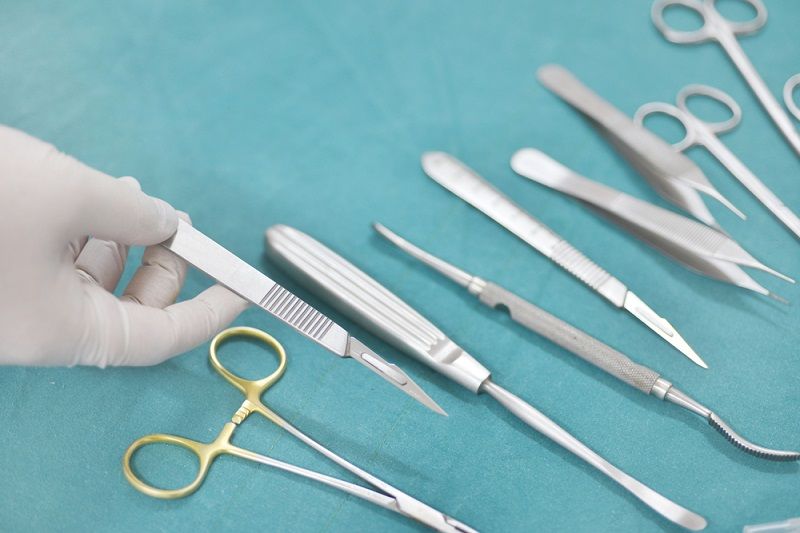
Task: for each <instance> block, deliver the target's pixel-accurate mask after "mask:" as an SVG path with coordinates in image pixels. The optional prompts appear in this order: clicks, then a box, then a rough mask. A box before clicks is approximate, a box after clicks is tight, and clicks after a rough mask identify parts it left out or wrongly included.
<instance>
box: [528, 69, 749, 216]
mask: <svg viewBox="0 0 800 533" xmlns="http://www.w3.org/2000/svg"><path fill="white" fill-rule="evenodd" d="M537 76H538V78H539V81H540V82H541V83H542V84H543V85H544V86H545V87H547V88H548V89H550V91H552V92H553V93H554V94H555V95H556V96H558V97H560V98H562V99H563V100H564V101H565V102H567V103H568V104H570V105H571V106H572V107H574V108H575V109H577V110H578V111H580V112H581V113H582V114H583V115H584V116H586V117H587V118H588V119H589V120H590V122H591V123H592V124H593V125H594V126H595V127H596V128H597V129H598V131H599V132H600V134H601V135H602V136H603V137H604V138H605V139H606V140H608V141H609V142H610V143H611V145H612V146H614V148H615V149H616V150H617V151H618V152H619V153H620V154H621V155H622V156H623V157H624V158H625V159H626V160H627V161H628V162H629V163H630V164H631V166H633V167H634V168H635V169H636V170H637V171H638V172H639V173H640V174H641V175H642V176H644V177H645V179H647V181H648V182H649V183H650V185H651V186H652V187H653V188H654V189H655V190H656V191H657V192H658V193H659V194H660V195H661V196H662V197H663V198H664V199H665V200H667V201H668V202H671V203H673V204H674V205H676V206H678V207H680V208H681V209H684V210H685V211H687V212H689V213H691V214H692V216H694V217H695V218H697V219H698V220H700V221H702V222H704V223H706V224H708V225H709V226H713V227H716V228H718V229H720V228H719V224H718V223H717V221H716V220H715V219H714V217H713V216H712V215H711V212H710V211H709V210H708V207H707V206H706V205H705V203H704V202H703V199H702V198H701V197H700V195H699V194H698V193H699V192H702V193H704V194H707V195H708V196H711V197H712V198H714V199H716V200H717V201H719V202H720V203H722V204H723V205H724V206H725V207H727V208H728V209H730V210H731V211H733V212H734V213H735V214H736V215H738V216H739V217H741V218H742V219H744V218H746V217H745V216H744V214H743V213H742V212H741V211H739V210H738V209H737V208H736V207H735V206H734V205H733V204H732V203H731V202H730V201H729V200H728V199H727V198H725V197H724V196H723V195H722V193H720V192H719V191H718V190H717V189H716V188H714V186H713V185H712V184H711V182H710V181H708V178H707V177H706V175H705V174H703V171H702V170H700V167H698V166H697V165H696V164H695V163H694V162H693V161H692V160H691V159H689V158H688V157H686V156H685V155H683V154H682V153H680V152H676V151H675V150H674V149H673V148H672V146H670V145H669V144H667V142H666V141H664V140H663V139H661V138H660V137H658V136H657V135H656V134H654V133H652V132H651V131H649V130H648V129H647V128H645V127H643V126H640V125H638V124H636V123H635V122H634V121H633V120H631V119H630V118H628V116H627V115H625V113H623V112H622V111H620V110H619V109H617V108H616V107H614V106H613V105H611V104H610V103H609V102H607V101H605V100H603V99H602V98H601V97H600V96H598V95H597V94H596V93H595V92H594V91H592V90H591V89H589V88H588V87H587V86H586V85H584V84H583V83H581V82H580V80H578V79H577V78H576V77H575V76H574V75H573V74H572V73H571V72H569V71H568V70H567V69H565V68H564V67H562V66H559V65H545V66H543V67H541V68H540V69H539V70H538V72H537Z"/></svg>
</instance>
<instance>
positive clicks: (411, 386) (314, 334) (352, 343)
mask: <svg viewBox="0 0 800 533" xmlns="http://www.w3.org/2000/svg"><path fill="white" fill-rule="evenodd" d="M163 246H165V247H166V248H167V249H169V250H171V251H172V252H173V253H175V254H176V255H178V257H181V258H183V259H184V260H186V262H187V263H189V264H190V265H192V266H194V267H195V268H197V269H198V270H201V271H203V272H205V273H206V274H207V275H209V276H210V277H212V278H214V279H215V280H216V281H217V282H219V283H220V284H221V285H224V286H225V287H227V288H228V289H230V290H231V291H233V292H235V293H236V294H238V295H239V296H241V297H242V298H244V299H245V300H248V301H250V302H252V303H254V304H256V305H257V306H258V307H260V308H261V309H263V310H265V311H266V312H267V313H269V314H271V315H273V316H274V317H276V318H278V319H280V320H281V321H282V322H285V323H286V324H288V325H289V326H291V327H292V328H294V329H295V330H296V331H298V332H300V333H302V334H303V335H305V336H306V337H308V338H309V339H311V340H313V341H314V342H316V343H317V344H319V345H321V346H322V347H324V348H326V349H327V350H329V351H331V352H333V353H334V354H336V355H338V356H339V357H342V358H348V357H349V358H352V359H355V360H356V361H358V362H359V363H361V364H362V365H364V366H365V367H367V368H369V369H370V370H371V371H373V372H375V373H376V374H378V375H379V376H380V377H382V378H383V379H385V380H386V381H388V382H389V383H391V384H392V385H394V386H395V387H397V388H398V389H400V390H401V391H403V392H405V393H406V394H408V395H409V396H411V397H412V398H414V399H415V400H417V401H418V402H420V403H421V404H422V405H424V406H425V407H427V408H428V409H431V410H432V411H434V412H437V413H439V414H442V415H446V414H447V413H445V412H444V410H442V408H441V407H439V405H437V404H436V402H434V401H433V399H431V397H430V396H428V395H427V394H425V391H423V390H422V389H421V388H420V387H419V385H417V384H416V383H414V381H413V380H412V379H411V378H410V377H408V375H407V374H406V373H405V372H403V371H402V370H401V369H400V368H399V367H398V366H396V365H393V364H391V363H388V362H387V361H385V360H384V359H383V358H382V357H381V356H379V355H378V354H376V353H375V352H373V351H372V350H370V349H369V348H368V347H367V346H365V345H364V344H363V343H362V342H361V341H359V340H358V339H356V338H355V337H353V336H352V335H350V334H349V333H348V332H347V331H346V330H345V329H344V328H342V327H341V326H340V325H339V324H337V323H336V322H334V321H333V320H331V319H330V318H328V317H327V316H325V315H323V314H322V313H320V312H319V311H317V310H316V309H314V308H313V307H311V306H310V305H308V304H307V303H306V302H304V301H303V300H301V299H300V298H298V297H297V296H295V295H294V294H292V293H291V292H289V291H288V290H286V289H285V288H283V287H281V286H280V285H279V284H277V283H275V282H274V281H272V280H271V279H270V278H268V277H267V276H265V275H264V274H262V273H261V272H259V271H258V270H256V269H255V268H253V267H252V266H250V265H248V264H247V263H245V262H244V261H242V260H241V259H239V258H238V257H236V256H235V255H234V254H232V253H231V252H229V251H228V250H226V249H225V248H223V247H222V246H220V245H219V244H217V243H216V242H214V241H213V240H211V239H210V238H208V237H206V236H205V235H203V234H202V233H200V231H198V230H197V229H195V228H193V227H192V226H190V225H189V224H187V223H185V222H183V221H180V222H179V223H178V231H177V233H175V235H173V236H172V237H171V238H170V239H169V240H168V241H166V242H165V243H163Z"/></svg>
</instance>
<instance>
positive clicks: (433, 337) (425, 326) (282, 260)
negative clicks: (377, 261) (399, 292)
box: [267, 226, 489, 392]
mask: <svg viewBox="0 0 800 533" xmlns="http://www.w3.org/2000/svg"><path fill="white" fill-rule="evenodd" d="M267 250H268V251H269V253H270V256H271V257H272V258H273V259H274V260H275V261H276V262H277V263H278V264H279V265H281V266H283V267H284V268H285V269H286V270H287V272H289V273H290V274H291V275H293V276H294V277H295V278H297V279H298V280H299V281H301V282H302V283H303V284H304V285H306V286H307V287H308V288H310V289H312V290H315V291H316V292H318V293H319V294H320V295H322V296H324V297H325V298H326V299H327V300H328V301H329V302H330V303H331V304H332V305H334V306H335V307H336V308H337V309H339V310H340V311H342V312H343V313H345V314H347V315H349V316H350V317H351V318H353V319H354V320H356V321H357V322H359V323H360V324H361V325H362V326H364V327H365V328H367V329H369V330H370V331H372V332H373V333H375V334H377V335H379V336H380V337H382V338H383V339H384V340H386V341H387V342H390V343H392V344H394V345H395V346H397V347H398V348H401V349H402V350H404V351H405V352H407V353H409V354H411V355H413V356H415V357H416V358H418V359H419V360H421V361H422V362H423V363H425V364H427V365H428V366H430V367H432V368H434V369H435V370H436V371H438V372H440V373H442V374H445V375H446V376H448V377H450V378H451V379H453V380H455V381H456V382H458V383H460V384H462V385H464V386H465V387H467V388H469V389H470V390H472V391H473V392H477V391H478V389H479V388H480V386H481V384H482V383H483V382H484V381H485V380H486V379H487V378H488V377H489V371H488V370H487V369H486V368H484V367H483V366H481V364H480V363H478V362H477V361H476V360H475V359H473V358H472V356H470V355H469V354H468V353H467V352H465V351H464V350H463V349H461V348H460V347H459V346H458V345H457V344H455V343H454V342H453V341H452V340H450V339H449V338H448V337H447V336H446V335H445V334H444V333H442V331H441V330H439V328H437V327H436V326H434V325H433V324H432V323H431V322H430V321H429V320H428V319H426V318H425V317H423V316H422V315H420V314H419V313H418V312H417V311H415V310H414V309H413V308H412V307H411V306H409V305H408V304H407V303H405V302H404V301H403V300H401V299H400V298H398V297H397V296H395V294H394V293H392V292H391V291H389V290H388V289H386V288H385V287H384V286H383V285H381V284H380V283H378V282H377V281H375V280H374V279H372V278H371V277H370V276H368V275H367V274H366V273H364V272H362V271H361V270H360V269H359V268H358V267H356V266H355V265H353V264H352V263H350V262H349V261H347V260H346V259H344V258H343V257H341V256H339V255H338V254H336V253H335V252H333V251H332V250H330V249H329V248H327V247H326V246H324V245H323V244H322V243H320V242H318V241H316V240H314V239H313V238H311V237H310V236H308V235H306V234H305V233H302V232H300V231H298V230H296V229H294V228H290V227H288V226H273V227H272V228H270V229H269V230H267ZM320 327H324V326H323V325H321V324H320V325H317V326H315V330H314V331H316V328H320Z"/></svg>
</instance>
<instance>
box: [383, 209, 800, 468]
mask: <svg viewBox="0 0 800 533" xmlns="http://www.w3.org/2000/svg"><path fill="white" fill-rule="evenodd" d="M373 227H374V228H375V231H377V232H378V233H379V234H380V235H381V236H383V237H384V238H385V239H386V240H388V241H389V242H391V243H392V244H394V245H395V246H397V247H398V248H400V249H401V250H402V251H404V252H406V253H407V254H408V255H410V256H411V257H413V258H415V259H417V260H419V261H421V262H422V263H424V264H425V265H428V266H429V267H431V268H432V269H434V270H436V271H437V272H439V273H440V274H443V275H444V276H445V277H447V278H449V279H450V280H452V281H454V282H456V283H457V284H458V285H460V286H462V287H464V288H466V289H467V290H468V291H469V292H470V294H472V295H474V296H476V297H477V298H478V300H479V301H480V302H481V303H483V304H484V305H486V306H488V307H491V308H493V309H506V310H508V313H509V315H511V318H512V320H514V321H515V322H517V323H518V324H521V325H523V326H525V327H526V328H528V329H530V330H531V331H534V332H536V333H538V334H539V335H541V336H542V337H544V338H546V339H548V340H550V341H552V342H553V343H555V344H557V345H559V346H561V347H562V348H564V349H565V350H567V351H568V352H570V353H572V354H573V355H576V356H578V357H580V358H581V359H583V360H584V361H586V362H588V363H591V364H592V365H594V366H596V367H597V368H599V369H600V370H603V371H604V372H606V373H608V374H610V375H612V376H614V377H615V378H617V379H619V380H620V381H622V382H623V383H626V384H628V385H630V386H631V387H633V388H635V389H638V390H640V391H642V392H643V393H645V394H649V395H653V396H655V397H656V398H659V399H661V400H664V401H668V402H671V403H674V404H676V405H679V406H680V407H683V408H684V409H686V410H688V411H691V412H693V413H695V414H697V415H700V416H701V417H703V418H705V419H706V420H707V421H708V423H709V425H710V426H711V427H713V428H714V429H716V430H717V431H719V432H720V433H721V434H722V435H723V436H724V437H725V438H726V439H728V440H729V441H730V442H731V443H733V445H734V446H736V447H737V448H740V449H742V450H744V451H745V452H747V453H750V454H752V455H755V456H757V457H762V458H764V459H770V460H773V461H797V460H798V459H800V452H794V451H784V450H774V449H771V448H764V447H763V446H759V445H757V444H754V443H752V442H750V441H749V440H747V439H745V438H744V437H742V436H741V435H739V434H738V433H736V432H735V431H734V430H733V429H731V427H730V426H729V425H728V424H726V423H725V422H724V421H723V420H722V419H721V418H720V417H719V416H718V415H717V414H716V413H714V412H713V411H712V410H711V409H708V408H707V407H705V406H704V405H702V404H700V403H699V402H697V401H696V400H694V399H693V398H691V397H690V396H689V395H687V394H685V393H684V392H681V391H680V390H678V389H677V388H676V387H675V386H674V385H673V384H672V383H671V382H670V381H668V380H666V379H664V378H663V377H662V376H661V375H659V373H658V372H656V371H655V370H652V369H650V368H648V367H646V366H644V365H640V364H638V363H635V362H633V361H632V360H631V359H630V358H629V357H628V356H626V355H624V354H622V353H620V352H618V351H617V350H615V349H614V348H612V347H610V346H608V345H607V344H605V343H603V342H602V341H600V340H598V339H596V338H594V337H592V336H591V335H589V334H588V333H586V332H585V331H583V330H580V329H578V328H576V327H575V326H573V325H571V324H569V323H567V322H565V321H563V320H561V319H560V318H557V317H555V316H553V315H551V314H550V313H548V312H547V311H545V310H544V309H541V308H540V307H537V306H536V305H534V304H533V303H531V302H529V301H527V300H525V299H523V298H521V297H519V296H517V295H516V294H514V293H513V292H511V291H509V290H507V289H505V288H503V287H501V286H500V285H497V284H495V283H492V282H491V281H486V280H484V279H482V278H479V277H478V276H474V275H472V274H469V273H467V272H465V271H463V270H461V269H460V268H458V267H456V266H454V265H452V264H450V263H447V262H446V261H444V260H442V259H440V258H438V257H436V256H434V255H433V254H430V253H428V252H426V251H425V250H422V249H421V248H419V247H417V246H415V245H414V244H412V243H410V242H408V241H407V240H405V239H404V238H402V237H400V236H399V235H397V234H396V233H394V232H393V231H391V230H390V229H389V228H387V227H386V226H383V225H381V224H377V223H376V224H374V225H373Z"/></svg>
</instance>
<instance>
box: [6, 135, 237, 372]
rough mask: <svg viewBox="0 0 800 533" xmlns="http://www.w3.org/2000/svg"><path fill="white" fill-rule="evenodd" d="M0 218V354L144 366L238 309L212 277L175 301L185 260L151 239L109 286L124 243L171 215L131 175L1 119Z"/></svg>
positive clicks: (162, 234) (137, 241)
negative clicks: (137, 261)
mask: <svg viewBox="0 0 800 533" xmlns="http://www.w3.org/2000/svg"><path fill="white" fill-rule="evenodd" d="M0 216H1V217H2V219H0V363H3V364H17V365H76V364H80V365H95V366H100V367H103V366H106V365H152V364H156V363H160V362H161V361H164V360H165V359H167V358H169V357H171V356H173V355H176V354H179V353H182V352H184V351H187V350H189V349H191V348H193V347H195V346H197V345H199V344H200V343H202V342H204V341H206V340H207V339H208V338H210V337H211V336H212V335H214V334H215V333H216V332H218V331H219V330H220V329H222V328H223V327H225V326H226V325H227V324H229V323H230V322H231V321H232V320H233V319H234V318H236V316H237V315H238V314H239V313H240V312H242V311H243V310H244V309H245V308H246V307H247V303H246V302H245V301H244V300H242V299H241V298H239V297H238V296H236V295H235V294H233V293H232V292H230V291H228V290H227V289H225V288H223V287H221V286H218V285H217V286H213V287H211V288H209V289H207V290H206V291H204V292H202V293H200V294H199V295H198V296H196V297H195V298H193V299H191V300H188V301H185V302H181V303H177V304H175V303H174V302H175V298H176V297H177V296H178V292H179V291H180V288H181V286H182V285H183V280H184V276H185V273H186V264H185V262H184V261H183V260H181V259H179V258H178V257H177V256H175V255H174V254H173V253H172V252H170V251H168V250H166V249H164V248H162V247H160V246H148V248H147V249H146V250H145V253H144V257H143V259H142V265H141V266H140V267H139V269H138V270H137V271H136V273H135V275H134V277H133V279H132V280H131V282H130V284H129V285H128V286H127V288H126V289H125V293H124V295H123V296H122V297H121V298H117V297H116V296H114V295H113V293H112V292H111V291H113V290H114V288H115V287H116V286H117V284H118V283H119V278H120V276H121V274H122V271H123V268H124V266H125V260H126V258H127V251H128V246H129V245H155V244H157V243H159V242H163V241H164V240H166V239H167V238H169V237H170V236H171V235H172V234H173V233H174V232H175V230H176V227H177V223H178V216H179V214H178V213H177V212H176V211H175V210H174V209H173V208H172V207H171V206H170V205H169V204H167V203H166V202H164V201H163V200H159V199H157V198H152V197H150V196H147V195H146V194H144V193H143V192H141V190H140V188H139V184H138V182H137V181H136V180H135V179H133V178H120V179H114V178H112V177H110V176H108V175H106V174H103V173H102V172H99V171H97V170H94V169H92V168H89V167H88V166H86V165H84V164H83V163H81V162H80V161H77V160H76V159H73V158H72V157H69V156H67V155H65V154H63V153H61V152H59V151H58V150H57V149H56V148H55V147H53V146H52V145H49V144H47V143H44V142H42V141H40V140H39V139H36V138H34V137H31V136H29V135H27V134H25V133H22V132H21V131H18V130H15V129H11V128H8V127H4V126H0ZM181 216H183V217H185V215H182V214H181ZM186 219H187V220H188V217H186ZM87 236H91V238H88V239H87Z"/></svg>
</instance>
